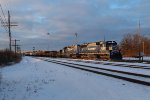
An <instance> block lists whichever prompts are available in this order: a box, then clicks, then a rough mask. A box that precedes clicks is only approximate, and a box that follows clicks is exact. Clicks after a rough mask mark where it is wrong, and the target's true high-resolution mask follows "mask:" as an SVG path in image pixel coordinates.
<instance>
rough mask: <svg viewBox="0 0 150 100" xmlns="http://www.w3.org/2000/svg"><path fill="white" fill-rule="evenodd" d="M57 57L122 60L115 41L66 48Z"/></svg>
mask: <svg viewBox="0 0 150 100" xmlns="http://www.w3.org/2000/svg"><path fill="white" fill-rule="evenodd" d="M59 56H60V57H66V58H81V59H101V60H121V59H122V54H121V52H120V50H119V47H118V45H117V42H116V41H98V42H91V43H84V44H80V45H79V44H78V45H71V46H67V47H64V48H63V49H62V50H60V52H59Z"/></svg>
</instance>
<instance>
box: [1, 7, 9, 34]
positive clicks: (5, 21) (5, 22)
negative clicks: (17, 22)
mask: <svg viewBox="0 0 150 100" xmlns="http://www.w3.org/2000/svg"><path fill="white" fill-rule="evenodd" d="M0 9H1V12H2V15H3V17H2V16H1V15H0V21H1V24H2V26H3V27H4V29H5V30H6V32H8V29H7V20H6V17H5V14H4V11H3V8H2V5H1V4H0ZM3 18H4V20H3Z"/></svg>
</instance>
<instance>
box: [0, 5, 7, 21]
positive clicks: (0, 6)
mask: <svg viewBox="0 0 150 100" xmlns="http://www.w3.org/2000/svg"><path fill="white" fill-rule="evenodd" d="M0 8H1V11H2V14H3V16H4V19H5V22H7V20H6V17H5V14H4V10H3V8H2V5H1V4H0Z"/></svg>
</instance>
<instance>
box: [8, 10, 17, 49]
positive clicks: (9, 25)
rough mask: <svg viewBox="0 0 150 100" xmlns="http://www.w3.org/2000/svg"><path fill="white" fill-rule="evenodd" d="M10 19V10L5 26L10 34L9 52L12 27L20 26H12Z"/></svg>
mask: <svg viewBox="0 0 150 100" xmlns="http://www.w3.org/2000/svg"><path fill="white" fill-rule="evenodd" d="M10 19H11V16H10V12H9V10H8V23H7V22H6V25H5V26H7V27H8V33H9V50H10V51H11V27H12V26H18V25H16V24H12V23H11V20H10Z"/></svg>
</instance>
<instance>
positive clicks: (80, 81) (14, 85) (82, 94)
mask: <svg viewBox="0 0 150 100" xmlns="http://www.w3.org/2000/svg"><path fill="white" fill-rule="evenodd" d="M0 70H1V73H2V80H1V83H0V100H149V98H150V95H149V94H150V87H148V86H143V85H138V84H134V83H130V82H126V81H123V80H118V79H114V78H110V77H107V76H102V75H96V74H93V73H90V72H85V71H81V70H78V69H73V68H69V67H66V66H62V65H57V64H53V63H50V62H45V61H42V60H39V59H34V58H30V57H24V58H23V60H22V61H21V63H19V64H16V65H12V66H8V67H5V68H1V69H0Z"/></svg>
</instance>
